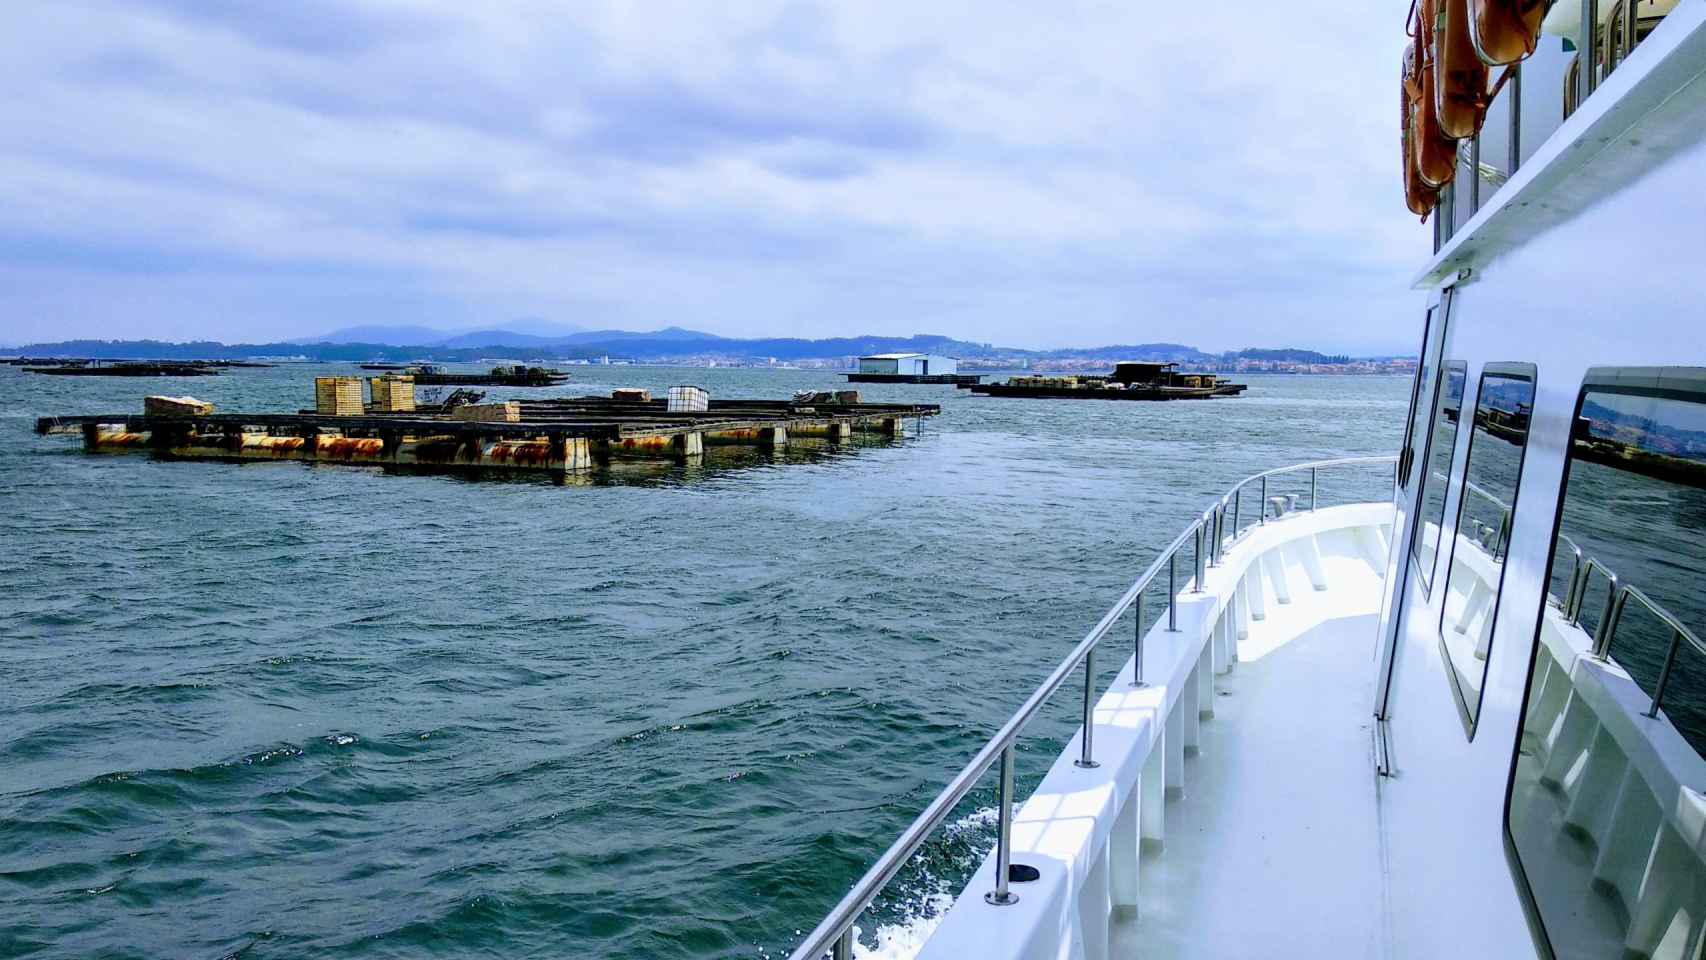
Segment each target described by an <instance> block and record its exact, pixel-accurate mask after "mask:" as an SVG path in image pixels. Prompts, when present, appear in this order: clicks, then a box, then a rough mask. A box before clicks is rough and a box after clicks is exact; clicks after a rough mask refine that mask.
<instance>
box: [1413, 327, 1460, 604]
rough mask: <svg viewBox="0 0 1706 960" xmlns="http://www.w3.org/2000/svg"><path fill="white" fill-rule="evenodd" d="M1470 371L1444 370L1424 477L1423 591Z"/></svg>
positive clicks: (1429, 580)
mask: <svg viewBox="0 0 1706 960" xmlns="http://www.w3.org/2000/svg"><path fill="white" fill-rule="evenodd" d="M1468 375H1469V368H1468V367H1467V366H1466V365H1465V364H1464V363H1463V362H1462V361H1461V360H1457V361H1453V362H1452V363H1450V364H1448V365H1447V366H1446V368H1445V384H1444V386H1443V388H1442V390H1441V392H1440V398H1439V409H1438V411H1437V413H1436V414H1435V416H1434V427H1433V439H1432V441H1430V442H1429V444H1428V455H1427V460H1426V461H1425V463H1426V465H1427V468H1426V470H1425V471H1424V472H1423V474H1422V512H1421V528H1420V529H1419V530H1418V531H1417V534H1416V539H1415V541H1414V543H1415V554H1416V561H1417V562H1416V571H1417V573H1418V574H1420V576H1421V578H1422V590H1423V592H1424V593H1425V592H1427V591H1429V590H1431V589H1432V588H1433V579H1434V558H1435V557H1437V556H1438V555H1439V537H1440V526H1441V525H1442V524H1444V522H1445V492H1446V486H1447V484H1448V483H1449V482H1450V478H1451V458H1452V456H1453V454H1454V453H1455V452H1456V449H1457V419H1458V416H1459V414H1460V413H1461V411H1462V409H1463V382H1464V380H1465V379H1467V378H1468Z"/></svg>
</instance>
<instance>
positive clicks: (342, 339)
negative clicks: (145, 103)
mask: <svg viewBox="0 0 1706 960" xmlns="http://www.w3.org/2000/svg"><path fill="white" fill-rule="evenodd" d="M12 352H15V353H17V354H19V355H23V356H76V357H109V358H128V359H149V360H154V359H162V360H164V359H199V360H218V359H238V358H242V357H254V356H304V357H307V358H309V359H313V360H325V361H348V360H390V361H400V360H442V361H460V360H478V359H481V358H485V357H493V356H510V355H521V354H524V355H525V359H534V358H546V359H561V360H573V359H596V358H599V357H606V356H608V357H615V358H621V359H625V360H637V361H680V360H694V359H700V360H703V359H708V358H715V359H724V358H727V359H731V360H737V359H738V360H751V359H774V360H777V361H797V360H831V359H836V358H843V357H856V356H864V355H868V354H873V353H936V354H945V355H947V356H953V357H959V358H960V359H963V360H992V361H1000V360H1011V361H1014V362H1024V361H1031V360H1057V359H1079V360H1106V361H1110V362H1111V361H1114V360H1156V361H1178V362H1181V363H1208V362H1221V361H1226V360H1235V359H1240V358H1247V359H1255V360H1281V361H1289V362H1295V363H1325V364H1335V363H1346V362H1348V361H1349V358H1348V357H1344V356H1334V355H1328V354H1323V353H1318V352H1316V351H1313V350H1301V349H1281V350H1257V349H1251V350H1242V351H1234V352H1231V353H1223V354H1212V353H1206V352H1204V351H1201V350H1198V349H1197V348H1196V347H1192V346H1187V345H1185V344H1180V343H1135V344H1112V345H1109V346H1103V347H1088V348H1077V349H1059V350H1024V349H1019V348H1016V347H1000V346H996V345H994V344H988V343H973V342H971V341H967V340H956V339H954V338H952V337H944V336H937V335H933V334H916V335H914V336H910V337H885V336H876V335H865V336H857V337H833V338H828V339H822V340H807V339H800V338H794V337H781V338H756V339H739V338H732V337H723V336H718V335H717V334H713V333H705V332H703V331H699V330H688V329H684V328H681V327H666V328H664V329H662V330H651V331H644V332H639V331H632V330H582V329H578V328H575V327H572V326H568V325H564V324H553V323H549V322H547V321H540V320H527V321H520V322H517V323H514V324H511V325H508V326H506V328H504V329H490V330H467V331H462V332H453V331H446V330H439V329H434V328H431V327H422V326H407V325H402V326H391V325H368V326H356V327H346V328H343V329H340V330H333V331H330V332H328V333H326V334H323V335H321V336H317V337H309V338H304V339H300V340H290V341H283V342H275V343H236V344H226V343H220V342H217V341H209V340H202V341H192V342H187V343H170V342H164V341H158V340H65V341H60V342H57V343H32V344H26V345H24V346H21V347H18V348H16V350H15V351H12Z"/></svg>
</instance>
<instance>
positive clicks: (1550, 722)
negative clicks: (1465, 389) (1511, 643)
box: [1477, 367, 1706, 960]
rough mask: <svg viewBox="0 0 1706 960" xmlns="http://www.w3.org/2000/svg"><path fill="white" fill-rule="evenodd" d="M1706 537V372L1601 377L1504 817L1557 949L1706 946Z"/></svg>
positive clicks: (1567, 504)
mask: <svg viewBox="0 0 1706 960" xmlns="http://www.w3.org/2000/svg"><path fill="white" fill-rule="evenodd" d="M1477 456H1479V454H1477ZM1703 534H1706V369H1700V368H1674V367H1673V368H1639V369H1623V370H1596V371H1592V372H1591V373H1590V374H1589V377H1588V380H1587V383H1586V384H1585V385H1584V387H1583V390H1582V394H1581V398H1580V403H1579V407H1578V416H1577V419H1576V421H1575V425H1574V429H1573V431H1572V436H1571V442H1570V459H1569V463H1568V467H1567V470H1566V474H1565V481H1564V500H1563V505H1562V509H1561V511H1560V515H1559V525H1558V531H1557V536H1556V538H1555V541H1554V545H1553V555H1552V565H1551V575H1550V581H1549V583H1548V593H1549V597H1548V603H1547V606H1546V607H1545V608H1544V609H1543V611H1542V613H1543V615H1542V617H1541V618H1540V627H1539V630H1538V634H1537V637H1536V640H1535V646H1534V655H1533V658H1534V659H1533V668H1532V670H1531V672H1530V676H1529V681H1528V693H1527V697H1526V700H1525V703H1526V709H1525V712H1524V716H1523V724H1522V733H1521V737H1520V739H1519V742H1518V748H1517V751H1516V755H1515V757H1514V758H1513V761H1512V763H1513V769H1512V775H1511V781H1510V783H1511V786H1510V795H1509V801H1508V803H1509V806H1508V810H1507V819H1506V829H1507V832H1508V834H1509V838H1510V841H1511V846H1512V849H1513V850H1514V851H1515V853H1516V857H1517V862H1518V864H1519V866H1520V870H1519V872H1518V873H1519V876H1520V878H1521V880H1522V881H1523V883H1522V888H1523V890H1524V892H1525V893H1526V894H1527V896H1528V899H1529V901H1530V905H1531V906H1532V908H1533V912H1534V914H1535V915H1536V916H1537V917H1538V918H1539V919H1540V921H1541V929H1542V931H1543V932H1544V935H1545V937H1546V940H1547V941H1548V942H1549V945H1550V947H1551V950H1552V953H1553V955H1554V956H1556V957H1559V958H1572V960H1573V958H1582V960H1589V958H1592V960H1612V958H1623V957H1678V958H1681V957H1699V956H1701V955H1702V951H1703V950H1706V842H1703V839H1702V826H1701V825H1702V823H1706V756H1703V754H1706V648H1702V647H1701V646H1699V645H1698V644H1697V642H1695V640H1694V639H1693V638H1696V637H1698V636H1699V635H1700V634H1701V633H1702V632H1706V631H1703V628H1706V599H1703V598H1702V596H1701V594H1700V588H1701V585H1702V584H1703V583H1706V548H1702V546H1701V544H1702V543H1706V540H1703V539H1702V535H1703ZM1612 574H1615V576H1616V578H1617V579H1616V582H1615V584H1614V583H1613V582H1612V580H1611V576H1612ZM1637 592H1638V598H1637ZM1616 597H1622V598H1624V600H1625V605H1624V606H1623V612H1622V615H1621V616H1620V617H1618V618H1616V620H1615V622H1611V623H1608V622H1607V613H1608V611H1609V610H1611V609H1614V608H1613V607H1612V606H1611V604H1610V603H1609V601H1611V600H1612V599H1613V598H1616ZM1677 625H1680V626H1681V627H1682V631H1679V630H1678V629H1677ZM1683 631H1686V634H1687V638H1684V635H1683ZM1672 651H1674V652H1675V660H1674V663H1673V665H1672V669H1671V670H1670V672H1669V673H1668V674H1667V673H1666V672H1665V670H1664V662H1665V660H1666V658H1667V656H1669V655H1670V654H1671V653H1672ZM1661 677H1663V686H1662V694H1663V695H1662V702H1661V704H1660V705H1659V708H1658V709H1657V710H1655V709H1654V703H1653V697H1654V696H1655V695H1657V694H1658V693H1659V692H1660V690H1661V687H1660V682H1661ZM1649 713H1652V714H1655V715H1654V716H1651V717H1649V716H1648V714H1649Z"/></svg>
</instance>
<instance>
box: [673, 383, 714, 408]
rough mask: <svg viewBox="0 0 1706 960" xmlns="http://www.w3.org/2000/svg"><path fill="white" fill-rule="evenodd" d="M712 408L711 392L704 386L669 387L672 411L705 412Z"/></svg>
mask: <svg viewBox="0 0 1706 960" xmlns="http://www.w3.org/2000/svg"><path fill="white" fill-rule="evenodd" d="M709 409H711V394H710V393H709V392H707V391H706V390H705V388H704V387H694V386H680V387H670V388H669V412H670V413H703V412H705V411H706V410H709Z"/></svg>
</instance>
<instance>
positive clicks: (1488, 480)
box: [1440, 363, 1534, 734]
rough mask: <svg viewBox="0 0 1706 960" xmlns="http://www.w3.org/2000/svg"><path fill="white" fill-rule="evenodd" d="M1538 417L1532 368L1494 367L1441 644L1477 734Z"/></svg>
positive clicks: (1485, 384)
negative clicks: (1520, 487) (1531, 425)
mask: <svg viewBox="0 0 1706 960" xmlns="http://www.w3.org/2000/svg"><path fill="white" fill-rule="evenodd" d="M1533 410H1534V367H1533V366H1532V365H1531V364H1525V363H1524V364H1488V365H1487V368H1486V370H1485V371H1484V372H1483V373H1482V374H1481V387H1480V389H1479V390H1478V391H1476V401H1475V421H1474V428H1473V432H1472V433H1471V434H1470V437H1469V452H1468V453H1466V454H1465V455H1464V456H1465V461H1466V462H1465V464H1464V469H1463V474H1464V487H1463V495H1462V497H1461V498H1459V501H1458V508H1457V532H1456V537H1455V539H1454V541H1453V544H1452V555H1451V564H1450V567H1449V570H1450V572H1449V574H1448V575H1447V579H1446V587H1445V602H1444V604H1443V607H1444V614H1443V619H1442V621H1441V623H1440V637H1441V642H1442V643H1443V644H1444V647H1445V653H1446V662H1447V665H1448V666H1449V668H1450V670H1449V672H1450V674H1451V681H1452V688H1453V690H1455V691H1456V693H1457V701H1458V706H1459V707H1460V708H1461V709H1462V711H1463V719H1464V726H1465V727H1466V728H1467V729H1468V730H1469V731H1470V733H1471V734H1473V732H1474V728H1475V720H1476V718H1477V717H1478V716H1479V714H1480V710H1481V688H1482V686H1483V683H1484V681H1485V679H1486V675H1487V654H1488V652H1489V648H1490V647H1491V645H1492V641H1493V623H1494V621H1495V620H1496V619H1497V617H1498V609H1499V591H1500V588H1501V587H1502V586H1503V585H1504V570H1505V556H1506V554H1507V553H1508V548H1509V546H1510V532H1511V515H1512V511H1513V510H1514V509H1515V507H1516V494H1517V481H1518V479H1519V478H1520V477H1521V475H1522V461H1523V454H1524V453H1525V452H1526V451H1527V449H1528V422H1529V417H1530V415H1531V413H1532V412H1533Z"/></svg>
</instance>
